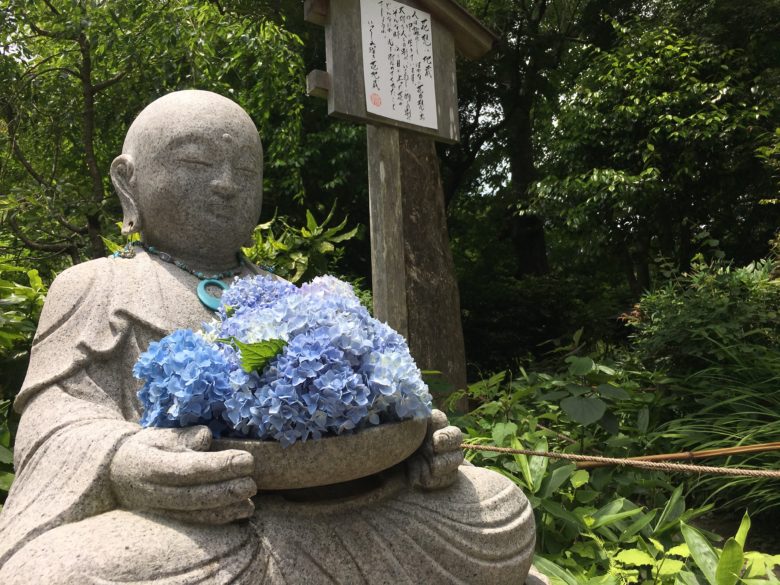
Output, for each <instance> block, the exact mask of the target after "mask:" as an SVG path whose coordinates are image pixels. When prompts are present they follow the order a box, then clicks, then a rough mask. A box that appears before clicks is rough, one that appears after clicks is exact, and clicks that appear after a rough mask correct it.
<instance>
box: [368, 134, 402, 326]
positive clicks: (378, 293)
mask: <svg viewBox="0 0 780 585" xmlns="http://www.w3.org/2000/svg"><path fill="white" fill-rule="evenodd" d="M366 139H367V143H368V199H369V211H370V215H371V281H372V290H373V297H374V314H375V316H376V318H377V319H380V320H381V321H385V322H386V323H387V324H388V325H390V327H392V328H393V329H395V330H396V331H398V332H399V333H400V334H401V335H403V336H404V337H407V336H408V335H409V322H408V313H407V307H406V268H405V260H404V217H403V204H402V196H401V153H400V148H399V144H398V128H394V127H392V126H375V125H373V124H368V125H367V127H366Z"/></svg>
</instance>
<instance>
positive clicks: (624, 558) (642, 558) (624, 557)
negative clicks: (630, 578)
mask: <svg viewBox="0 0 780 585" xmlns="http://www.w3.org/2000/svg"><path fill="white" fill-rule="evenodd" d="M615 560H616V561H617V562H619V563H622V564H624V565H626V566H628V567H641V566H642V565H654V564H655V559H654V558H653V557H651V556H650V555H649V554H647V553H646V552H644V551H642V550H639V549H635V548H634V549H629V550H621V551H620V552H619V553H618V554H616V555H615Z"/></svg>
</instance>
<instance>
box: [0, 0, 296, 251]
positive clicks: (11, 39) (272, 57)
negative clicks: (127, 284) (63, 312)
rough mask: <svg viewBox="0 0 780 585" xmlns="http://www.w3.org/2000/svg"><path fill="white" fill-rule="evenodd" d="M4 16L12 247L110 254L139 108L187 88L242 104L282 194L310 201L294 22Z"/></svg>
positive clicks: (182, 5)
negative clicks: (115, 186)
mask: <svg viewBox="0 0 780 585" xmlns="http://www.w3.org/2000/svg"><path fill="white" fill-rule="evenodd" d="M2 17H3V23H4V29H5V30H7V31H8V33H7V35H6V36H5V37H4V38H3V39H2V41H0V42H2V43H3V45H2V48H0V57H1V61H0V63H1V64H0V85H2V87H3V88H4V90H3V94H2V96H0V120H2V125H0V147H2V154H0V192H2V193H3V195H4V200H3V204H2V208H0V221H2V226H1V227H2V229H3V231H4V232H5V233H6V234H7V237H6V238H4V240H7V239H8V238H9V237H10V238H11V239H12V243H11V248H15V247H16V246H21V247H24V248H26V249H27V250H29V251H32V252H35V253H37V254H38V260H40V259H41V256H40V255H41V254H51V255H61V254H67V255H68V256H69V257H70V262H71V263H76V262H79V261H81V260H83V259H85V258H89V257H92V258H95V257H99V256H102V255H104V254H105V247H104V245H103V240H102V238H101V236H103V235H106V234H107V233H109V232H110V230H112V229H113V224H114V222H115V221H116V219H117V217H118V211H119V210H118V203H117V202H116V200H115V199H114V198H113V197H111V196H109V192H110V187H109V181H108V178H107V176H106V175H107V173H106V170H107V169H108V167H109V164H110V162H111V159H112V158H113V157H114V156H116V155H117V154H118V153H119V152H120V151H121V141H122V138H123V136H124V134H125V132H126V130H127V127H128V126H129V124H130V123H131V122H132V120H133V117H134V116H135V114H137V113H138V112H139V111H140V110H141V109H142V108H143V106H144V105H146V104H147V103H148V102H150V101H152V100H153V99H154V98H156V97H159V96H160V95H162V94H164V93H167V92H169V91H172V90H176V89H184V88H191V87H195V88H199V89H208V90H212V91H217V92H219V93H222V94H225V95H229V96H231V97H233V99H235V100H236V101H238V102H239V103H240V104H241V105H242V106H244V107H245V108H246V109H247V110H248V111H249V112H250V113H251V115H253V116H254V120H255V123H256V124H257V126H258V128H259V130H260V132H261V135H262V136H263V139H264V143H265V147H266V165H265V168H266V186H267V189H268V190H269V191H270V193H271V199H274V198H281V199H293V198H296V197H298V198H300V197H301V195H302V188H303V187H302V181H301V176H300V167H301V165H302V161H301V159H300V156H299V154H298V153H299V151H300V125H301V111H302V101H301V100H302V96H303V67H302V60H301V56H300V42H301V41H300V39H299V38H298V37H297V36H296V35H294V34H291V33H290V32H289V31H287V30H286V29H285V28H284V25H283V23H281V24H280V23H277V22H274V21H272V20H270V19H268V18H265V19H262V18H252V19H250V18H243V17H240V16H237V15H235V14H231V13H227V12H223V11H221V10H220V7H219V6H218V5H217V4H216V3H211V2H203V1H202V2H196V3H192V2H184V1H181V0H166V1H164V2H152V1H143V2H132V3H103V2H92V1H86V0H82V1H79V2H66V1H64V0H59V1H55V0H47V1H44V2H37V3H29V2H26V1H19V0H11V1H9V2H8V3H6V5H5V7H4V8H3V9H2ZM44 258H45V257H44Z"/></svg>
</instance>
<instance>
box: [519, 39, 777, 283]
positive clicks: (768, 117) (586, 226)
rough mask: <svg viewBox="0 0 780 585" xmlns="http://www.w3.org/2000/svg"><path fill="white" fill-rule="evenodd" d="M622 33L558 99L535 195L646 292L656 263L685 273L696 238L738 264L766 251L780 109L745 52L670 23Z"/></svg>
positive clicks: (589, 250)
mask: <svg viewBox="0 0 780 585" xmlns="http://www.w3.org/2000/svg"><path fill="white" fill-rule="evenodd" d="M619 34H620V44H619V45H618V46H617V47H616V48H615V49H614V50H612V51H600V50H598V49H594V50H593V53H592V55H593V59H592V64H591V66H590V67H589V68H588V69H587V70H586V71H585V72H584V73H583V75H582V76H581V77H580V79H579V81H578V83H577V86H576V88H575V89H574V91H573V92H572V93H571V94H570V95H568V96H564V97H563V98H562V99H564V100H565V104H564V106H563V107H562V108H561V111H560V114H559V116H558V118H557V122H558V125H557V130H556V131H555V133H554V135H553V140H554V142H553V143H552V144H551V147H550V150H549V153H548V160H547V168H548V169H550V172H549V174H548V176H547V177H545V178H544V179H543V180H541V181H540V182H538V183H537V185H536V188H535V189H536V193H537V196H538V201H539V209H541V210H543V212H544V213H545V214H547V215H548V216H549V217H558V218H560V219H561V220H562V221H563V223H564V225H565V226H566V227H567V229H569V230H571V232H572V233H573V234H576V237H578V238H579V241H580V250H581V253H582V254H585V255H587V254H593V253H595V254H597V255H599V256H600V257H601V258H603V259H604V260H605V261H607V262H610V263H611V264H612V265H614V266H617V267H621V269H622V270H623V271H624V273H625V274H626V276H627V278H628V283H629V284H630V285H631V288H632V290H633V291H634V294H635V295H637V296H638V294H639V293H640V292H641V291H642V290H645V289H647V288H648V287H649V286H650V284H651V282H650V277H651V274H650V272H651V266H652V264H651V263H652V261H653V260H654V258H655V257H656V256H657V255H659V254H660V255H662V256H664V257H666V258H669V259H672V260H673V262H674V263H675V264H676V265H677V268H678V269H680V270H685V269H687V267H688V263H689V261H690V258H691V257H692V256H693V253H694V252H695V249H694V245H695V238H694V237H695V236H696V234H697V233H700V232H705V231H706V232H708V233H709V234H712V237H713V238H717V239H718V240H719V242H715V241H710V242H709V243H710V244H712V245H713V246H719V247H720V248H722V249H723V250H724V251H725V252H726V254H727V255H728V256H729V257H735V258H738V259H740V260H742V259H749V258H751V256H753V257H754V256H755V255H756V250H761V249H762V248H763V249H765V246H764V245H763V244H764V243H765V242H766V241H768V239H769V237H770V236H771V234H772V231H773V230H774V228H775V227H776V225H777V221H776V220H777V210H776V208H774V207H766V206H762V205H760V202H761V201H762V200H763V199H766V198H767V197H768V196H770V194H771V193H773V185H772V181H771V176H770V173H769V172H768V169H767V167H766V166H765V165H764V164H763V163H762V161H761V160H760V158H759V157H758V156H757V149H759V148H760V147H762V146H764V145H765V144H766V138H767V136H768V135H769V134H768V133H769V132H770V131H771V130H772V121H773V118H774V117H775V116H776V114H777V112H776V111H773V109H772V108H773V106H772V104H771V101H770V100H769V95H770V94H769V91H768V89H767V85H768V83H767V81H766V80H763V79H761V78H758V79H756V78H755V77H754V75H753V72H752V70H751V69H750V68H749V67H748V63H747V61H746V59H745V56H744V54H743V53H742V52H741V51H739V50H736V49H734V50H730V49H726V50H724V49H723V48H722V47H717V46H715V45H713V44H712V43H710V42H708V41H706V40H704V39H702V38H699V37H696V36H691V35H687V36H686V35H682V34H680V33H678V32H677V31H675V30H674V29H673V28H670V27H659V28H649V29H647V30H644V31H642V30H641V29H640V30H639V31H636V30H629V29H627V28H619ZM709 239H710V240H712V238H709Z"/></svg>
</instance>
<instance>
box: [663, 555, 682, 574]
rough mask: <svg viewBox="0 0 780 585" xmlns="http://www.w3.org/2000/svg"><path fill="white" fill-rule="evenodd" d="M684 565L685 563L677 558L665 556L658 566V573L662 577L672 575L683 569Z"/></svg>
mask: <svg viewBox="0 0 780 585" xmlns="http://www.w3.org/2000/svg"><path fill="white" fill-rule="evenodd" d="M684 567H685V563H684V562H682V561H678V560H677V559H669V558H664V560H662V561H661V564H660V566H659V567H658V571H657V574H658V575H661V576H662V577H670V576H672V575H676V574H677V573H679V572H680V571H682V570H683V568H684Z"/></svg>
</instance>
